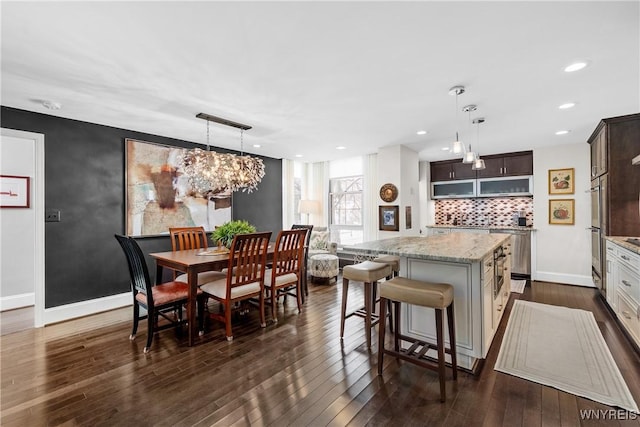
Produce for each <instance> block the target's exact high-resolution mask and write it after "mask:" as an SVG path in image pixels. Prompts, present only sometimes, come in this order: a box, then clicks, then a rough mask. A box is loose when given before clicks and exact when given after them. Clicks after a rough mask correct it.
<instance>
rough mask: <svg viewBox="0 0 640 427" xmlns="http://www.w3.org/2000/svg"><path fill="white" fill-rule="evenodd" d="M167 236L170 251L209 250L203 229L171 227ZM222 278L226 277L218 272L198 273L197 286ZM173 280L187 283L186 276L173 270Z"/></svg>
mask: <svg viewBox="0 0 640 427" xmlns="http://www.w3.org/2000/svg"><path fill="white" fill-rule="evenodd" d="M169 235H170V236H171V250H172V251H182V250H186V249H203V250H205V249H208V248H209V243H208V241H207V234H206V233H205V231H204V227H172V228H169ZM224 277H226V275H225V274H224V273H222V272H219V271H204V272H202V273H198V286H200V285H202V284H204V283H208V282H213V281H214V280H218V279H221V278H224ZM173 280H175V281H178V282H185V283H187V275H186V274H178V272H176V271H175V270H174V271H173Z"/></svg>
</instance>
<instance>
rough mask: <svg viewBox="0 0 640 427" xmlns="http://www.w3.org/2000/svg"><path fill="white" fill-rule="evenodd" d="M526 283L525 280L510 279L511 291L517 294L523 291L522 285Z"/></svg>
mask: <svg viewBox="0 0 640 427" xmlns="http://www.w3.org/2000/svg"><path fill="white" fill-rule="evenodd" d="M526 284H527V281H526V280H513V279H511V292H517V293H519V294H521V293H523V292H524V285H526Z"/></svg>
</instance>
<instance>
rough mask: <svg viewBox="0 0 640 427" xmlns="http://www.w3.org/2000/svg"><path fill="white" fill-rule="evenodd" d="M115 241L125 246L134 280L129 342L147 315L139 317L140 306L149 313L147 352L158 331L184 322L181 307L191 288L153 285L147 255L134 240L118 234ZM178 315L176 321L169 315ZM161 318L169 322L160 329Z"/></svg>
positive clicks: (200, 302) (174, 283)
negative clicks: (139, 322) (140, 321)
mask: <svg viewBox="0 0 640 427" xmlns="http://www.w3.org/2000/svg"><path fill="white" fill-rule="evenodd" d="M115 238H116V240H117V241H118V243H119V244H120V246H121V247H122V250H123V251H124V254H125V257H126V258H127V264H128V266H129V276H130V280H131V290H132V292H133V329H132V331H131V335H130V336H129V339H130V340H132V341H133V340H134V339H135V338H136V333H137V331H138V321H139V320H140V319H141V318H144V316H142V317H141V316H140V307H143V308H144V309H145V310H146V311H147V315H146V317H147V345H146V346H145V347H144V352H145V353H148V352H149V350H150V349H151V342H152V341H153V335H154V333H155V332H156V331H159V330H162V329H166V328H168V327H171V326H175V327H176V328H178V327H179V326H180V325H181V324H182V323H184V322H183V321H182V305H183V304H185V303H186V302H187V300H188V295H189V289H188V286H187V284H186V283H184V282H179V281H171V282H165V283H162V284H159V285H155V286H153V284H152V282H151V279H150V278H149V269H148V268H147V263H146V261H145V258H144V254H143V253H142V250H141V249H140V246H138V243H137V242H136V241H135V239H133V238H132V237H127V236H121V235H119V234H116V235H115ZM202 296H203V293H202V292H201V291H198V295H197V298H198V319H199V328H200V330H202V325H203V323H202V320H203V314H204V301H203V299H202ZM169 311H171V312H173V313H178V314H177V319H176V318H174V317H173V316H172V315H169V314H168V312H169ZM159 316H162V317H164V318H165V319H167V320H168V321H169V322H170V323H169V324H166V325H163V326H158V317H159Z"/></svg>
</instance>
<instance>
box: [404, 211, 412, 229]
mask: <svg viewBox="0 0 640 427" xmlns="http://www.w3.org/2000/svg"><path fill="white" fill-rule="evenodd" d="M404 209H405V212H404V216H405V218H404V223H405V227H406V228H407V230H410V229H411V206H407V207H405V208H404Z"/></svg>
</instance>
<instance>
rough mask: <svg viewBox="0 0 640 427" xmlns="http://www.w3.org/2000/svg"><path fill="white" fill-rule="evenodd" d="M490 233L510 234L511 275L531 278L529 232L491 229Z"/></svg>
mask: <svg viewBox="0 0 640 427" xmlns="http://www.w3.org/2000/svg"><path fill="white" fill-rule="evenodd" d="M490 232H491V233H504V234H511V235H512V236H513V238H512V239H511V241H512V248H511V275H512V276H516V277H527V278H529V277H531V231H530V230H513V229H504V228H502V229H491V230H490Z"/></svg>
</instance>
